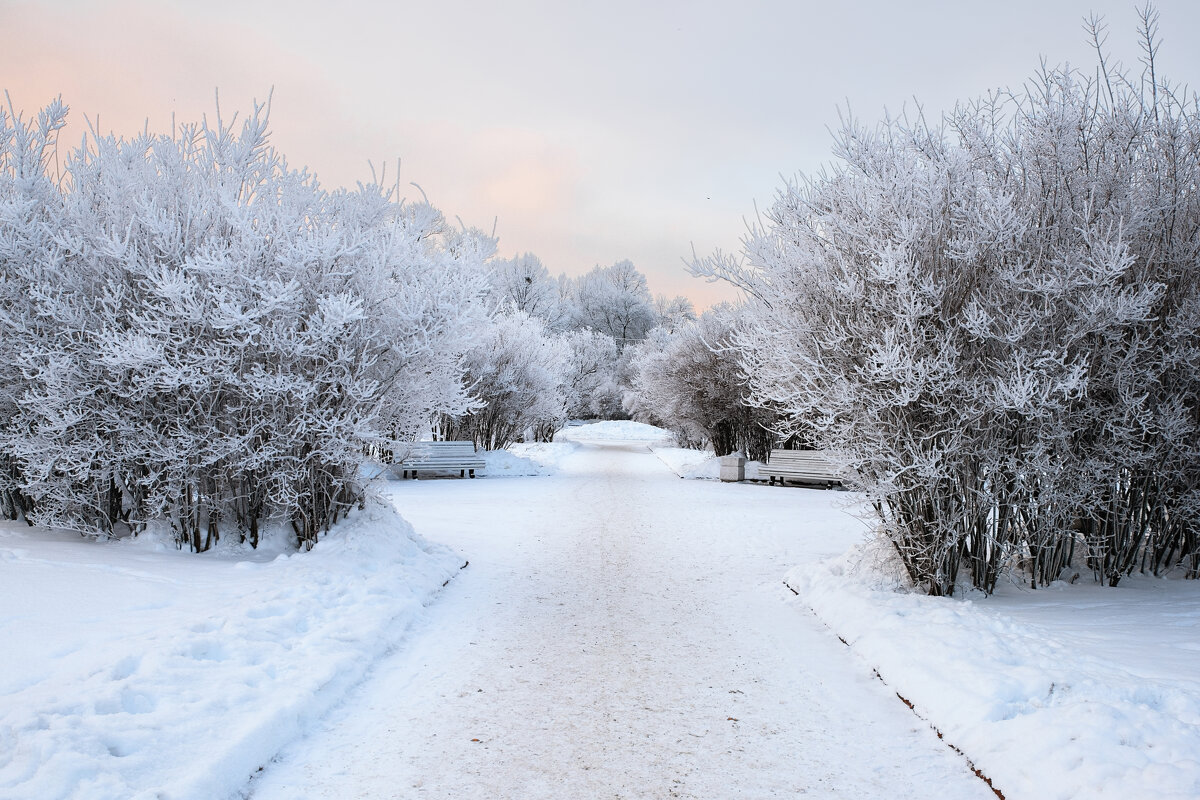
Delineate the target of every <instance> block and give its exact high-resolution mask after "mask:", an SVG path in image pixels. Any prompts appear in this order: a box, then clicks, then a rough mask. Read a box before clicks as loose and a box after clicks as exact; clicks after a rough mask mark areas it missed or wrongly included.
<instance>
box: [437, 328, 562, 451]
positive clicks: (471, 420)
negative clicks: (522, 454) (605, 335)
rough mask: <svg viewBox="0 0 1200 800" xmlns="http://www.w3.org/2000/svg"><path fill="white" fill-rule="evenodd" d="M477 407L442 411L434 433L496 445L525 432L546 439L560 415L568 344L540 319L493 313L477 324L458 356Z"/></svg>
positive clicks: (488, 446)
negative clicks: (463, 411) (486, 321)
mask: <svg viewBox="0 0 1200 800" xmlns="http://www.w3.org/2000/svg"><path fill="white" fill-rule="evenodd" d="M463 366H464V368H465V370H466V377H465V380H466V382H467V385H468V386H469V387H470V391H471V394H472V396H473V397H474V398H475V399H476V400H477V407H476V408H475V409H473V410H472V411H470V412H469V413H466V414H461V415H446V416H445V417H444V418H443V420H442V422H441V425H440V433H441V435H442V436H443V437H444V438H447V439H471V440H473V441H474V442H475V444H476V446H478V447H481V448H484V449H486V450H496V449H499V448H503V447H506V446H507V445H509V444H511V443H513V442H517V441H522V440H523V438H524V437H525V436H526V434H527V432H528V434H529V435H531V436H533V437H535V438H538V439H542V440H546V439H549V437H550V436H551V435H553V433H554V431H555V430H557V429H558V427H559V426H560V425H561V424H562V423H563V422H564V421H565V420H566V411H567V407H566V403H567V388H568V381H569V376H568V372H569V369H570V349H569V347H568V346H567V344H566V342H565V341H564V340H563V339H561V338H560V337H555V336H552V335H550V334H549V332H548V331H547V330H546V324H545V323H544V322H542V320H540V319H538V318H536V317H531V316H529V315H528V314H526V313H524V312H522V311H514V312H511V313H505V314H499V315H497V316H496V317H495V319H493V320H492V322H491V324H489V325H487V326H486V327H484V328H483V329H481V330H478V331H477V332H476V334H475V336H474V340H473V343H472V345H471V347H470V348H469V349H468V350H467V352H466V354H465V355H464V357H463Z"/></svg>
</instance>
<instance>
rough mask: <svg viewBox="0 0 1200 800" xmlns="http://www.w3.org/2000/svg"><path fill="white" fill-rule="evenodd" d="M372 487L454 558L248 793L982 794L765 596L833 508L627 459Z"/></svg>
mask: <svg viewBox="0 0 1200 800" xmlns="http://www.w3.org/2000/svg"><path fill="white" fill-rule="evenodd" d="M391 493H392V496H393V499H394V501H395V503H396V505H397V506H398V507H399V509H400V511H401V513H402V514H404V515H405V516H406V517H407V518H408V519H409V520H410V521H411V522H412V523H413V524H414V526H415V527H416V529H417V530H418V531H419V532H421V533H422V534H424V535H426V536H427V537H429V538H432V539H435V540H439V541H444V542H447V543H449V544H451V545H453V546H455V547H458V548H459V549H460V550H461V551H462V552H463V553H464V554H465V555H466V556H467V557H468V558H469V559H470V560H471V565H470V567H469V568H468V569H467V570H465V571H463V572H462V573H461V574H460V575H459V577H458V578H457V579H456V580H455V581H454V582H452V583H451V584H450V586H449V587H447V589H446V590H445V594H444V596H443V598H442V599H441V600H440V601H439V602H437V603H436V604H434V605H433V606H432V607H431V608H430V609H428V611H427V614H426V617H425V619H424V620H423V621H422V623H421V626H422V627H421V629H420V630H417V631H415V632H414V635H413V636H412V637H411V639H410V640H409V642H410V645H409V646H408V647H407V648H406V649H405V650H404V651H402V652H400V653H397V654H395V655H394V656H392V657H390V658H388V659H387V660H385V661H384V662H382V663H381V664H379V665H378V667H377V668H376V670H375V674H374V676H373V677H372V678H371V679H369V680H368V681H367V682H365V683H364V684H363V686H362V687H361V688H360V690H359V691H358V692H357V693H356V694H355V695H354V696H353V697H351V698H350V699H349V701H348V702H347V703H346V704H345V705H344V706H343V707H342V708H340V709H339V710H337V711H336V712H334V713H333V714H332V715H331V716H330V717H329V718H328V719H327V720H326V721H325V722H324V723H323V724H322V725H320V726H319V727H318V728H317V729H315V730H313V731H312V733H311V735H310V736H308V737H307V738H306V739H304V740H301V741H299V742H296V743H295V744H294V745H293V746H292V747H290V748H289V749H287V750H286V751H284V753H282V754H281V755H280V757H279V758H278V759H277V760H276V761H275V762H274V763H272V764H271V765H269V766H268V767H267V768H266V770H264V772H263V774H262V775H261V776H260V777H259V778H258V779H256V780H255V781H254V783H253V784H252V785H251V792H252V796H253V798H254V799H255V800H280V799H281V798H288V799H289V800H291V799H293V798H313V799H315V798H347V797H364V798H385V797H386V798H514V799H515V798H522V799H526V798H528V799H533V798H556V799H562V798H566V799H568V800H571V799H574V798H580V799H584V798H669V797H682V798H705V799H706V800H711V799H713V798H734V797H747V798H765V797H794V796H797V795H804V796H806V797H831V798H832V797H839V798H848V797H853V798H875V797H877V798H888V800H895V798H909V797H918V796H928V795H929V794H931V793H933V794H937V795H938V796H940V797H952V798H956V800H957V799H967V798H985V799H986V798H993V800H994V795H993V794H992V793H991V792H990V791H989V790H988V789H987V787H985V786H984V785H983V784H982V783H981V782H980V781H978V780H977V779H976V778H975V777H974V776H972V775H971V773H970V772H969V770H968V767H967V765H966V762H965V761H964V760H963V759H962V758H961V757H959V756H956V755H954V754H953V753H952V752H951V751H950V750H949V749H947V748H946V746H945V745H943V744H942V743H940V742H939V741H938V740H937V738H936V736H935V735H934V734H933V733H932V732H931V731H930V729H929V728H928V727H927V726H926V725H925V724H924V723H922V722H920V721H919V720H918V719H916V718H915V717H914V716H913V715H912V714H911V713H910V712H909V711H908V710H907V709H905V708H904V707H903V706H902V705H901V704H900V703H899V702H898V701H897V699H896V697H895V695H894V694H892V693H891V692H890V691H889V690H888V689H887V688H886V687H885V686H883V685H882V684H881V683H880V682H879V681H877V680H875V678H874V677H872V676H871V674H870V673H869V672H867V671H866V670H865V669H864V668H863V666H862V665H861V664H859V663H856V662H854V661H853V660H852V659H851V658H850V656H849V653H848V651H847V649H846V648H844V647H843V646H842V645H841V644H839V643H838V641H837V639H836V638H835V637H834V636H833V635H831V634H830V633H829V632H828V631H827V630H826V629H824V628H823V627H821V625H820V623H818V622H817V621H816V620H815V618H814V617H813V616H812V614H811V613H809V612H807V611H806V609H804V608H803V607H802V606H801V605H800V604H799V603H797V602H796V601H795V598H794V597H792V595H791V593H790V592H788V590H787V589H786V588H785V587H784V586H783V585H782V582H781V577H782V575H783V573H784V571H785V570H786V569H787V567H788V566H791V565H792V564H793V563H795V562H796V561H797V560H804V559H805V558H814V557H822V556H824V555H828V554H831V553H836V552H838V551H840V550H842V549H844V548H845V546H846V545H847V544H848V542H849V539H850V538H852V536H853V534H852V533H847V531H848V530H852V529H853V525H851V526H847V523H846V521H845V514H844V512H842V511H839V510H836V508H835V506H836V502H835V501H836V499H837V498H838V496H839V495H838V493H827V492H816V491H807V490H802V489H781V488H779V487H766V486H761V485H728V484H720V483H716V482H712V481H683V480H680V479H679V478H677V477H676V476H675V475H674V474H673V473H671V472H670V471H669V470H668V469H666V468H665V467H664V466H663V464H662V463H661V462H660V461H659V460H658V459H657V458H656V457H655V456H654V455H652V454H651V453H650V452H649V451H648V450H647V449H646V448H645V446H644V445H637V444H624V445H622V444H606V445H601V444H596V445H591V446H584V447H583V448H582V449H580V450H579V451H578V452H577V453H576V454H574V455H572V456H570V457H568V459H567V460H565V461H564V463H563V468H562V471H561V472H560V474H559V475H557V476H554V477H548V478H533V479H510V480H501V479H493V480H488V479H487V478H483V479H481V480H475V481H470V480H436V481H420V482H412V481H409V482H403V483H397V484H394V485H393V486H392V488H391Z"/></svg>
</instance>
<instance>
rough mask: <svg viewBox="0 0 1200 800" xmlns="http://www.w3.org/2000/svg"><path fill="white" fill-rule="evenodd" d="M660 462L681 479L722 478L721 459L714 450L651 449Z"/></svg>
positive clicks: (656, 447) (655, 447)
mask: <svg viewBox="0 0 1200 800" xmlns="http://www.w3.org/2000/svg"><path fill="white" fill-rule="evenodd" d="M650 451H651V452H652V453H654V455H656V456H658V460H659V461H661V462H663V463H664V464H666V465H667V466H668V467H669V468H670V470H671V471H672V472H674V473H675V474H676V475H678V476H679V477H681V478H713V479H716V478H720V477H721V459H719V458H717V457H716V456H714V455H713V451H712V450H689V449H687V448H685V447H661V446H657V445H656V446H654V447H651V448H650Z"/></svg>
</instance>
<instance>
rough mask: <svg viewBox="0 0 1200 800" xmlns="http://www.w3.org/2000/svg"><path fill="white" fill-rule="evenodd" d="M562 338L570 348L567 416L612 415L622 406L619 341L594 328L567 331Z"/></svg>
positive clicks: (603, 416)
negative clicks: (617, 342) (619, 382)
mask: <svg viewBox="0 0 1200 800" xmlns="http://www.w3.org/2000/svg"><path fill="white" fill-rule="evenodd" d="M562 340H563V343H564V344H565V346H566V347H567V348H568V352H569V367H570V369H569V372H568V379H567V416H568V417H570V418H572V419H595V418H609V417H610V416H612V414H613V413H614V410H619V409H620V406H621V394H622V392H621V387H620V386H619V385H618V383H617V366H618V362H617V345H616V342H614V341H613V339H612V337H611V336H606V335H605V334H603V333H598V332H596V331H593V330H587V329H585V330H577V331H568V332H566V333H564V334H562Z"/></svg>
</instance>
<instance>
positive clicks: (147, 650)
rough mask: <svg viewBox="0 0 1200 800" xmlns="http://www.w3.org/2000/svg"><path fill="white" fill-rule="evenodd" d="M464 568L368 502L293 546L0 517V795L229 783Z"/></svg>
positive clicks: (343, 686)
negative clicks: (193, 539) (179, 541)
mask: <svg viewBox="0 0 1200 800" xmlns="http://www.w3.org/2000/svg"><path fill="white" fill-rule="evenodd" d="M461 564H462V560H461V559H460V558H459V557H458V556H456V555H455V554H453V553H452V552H451V551H449V550H448V549H445V548H442V547H438V546H432V545H429V544H427V543H425V542H424V541H422V540H421V539H420V538H418V537H417V536H416V535H415V534H414V533H413V531H412V528H411V527H410V526H409V525H408V523H406V522H405V521H404V520H403V519H402V518H400V516H399V515H398V514H397V513H396V512H395V511H394V510H393V509H392V507H391V506H390V505H387V504H386V503H385V502H383V501H381V500H373V501H371V502H370V503H369V504H368V506H367V508H366V509H365V510H364V511H361V512H357V513H356V514H354V515H353V516H352V517H351V518H350V519H349V520H348V521H347V522H345V523H343V524H342V525H339V526H338V527H337V529H336V530H335V531H334V532H333V533H332V534H331V535H330V536H328V537H327V538H326V539H324V540H323V541H321V542H320V543H318V544H317V545H316V547H314V548H313V550H312V552H309V553H304V554H297V553H291V554H287V553H276V554H272V553H271V552H269V550H265V551H260V552H254V551H245V550H242V549H241V548H237V547H233V548H228V547H227V548H224V549H223V551H221V552H218V553H213V554H205V555H200V556H197V555H193V554H188V553H180V552H178V551H176V550H175V549H174V547H173V545H170V544H169V543H164V542H155V541H153V539H152V538H151V537H146V538H139V539H136V540H123V541H113V542H93V541H90V540H85V539H81V538H80V537H79V536H76V535H70V534H61V533H49V532H45V531H41V530H35V529H29V528H26V527H24V526H22V525H17V524H11V523H10V524H3V525H0V607H2V608H3V609H4V615H3V617H0V637H2V639H3V641H4V647H3V649H0V798H14V799H15V798H34V797H36V798H39V800H52V798H66V797H73V798H79V797H87V798H157V797H169V798H172V800H190V799H192V798H194V799H195V800H202V799H203V800H209V799H210V798H221V797H228V796H230V795H232V794H234V793H236V792H237V791H238V790H239V789H240V788H241V787H242V786H243V785H244V784H245V783H246V782H247V781H248V779H249V777H250V775H251V774H252V773H253V772H254V771H255V770H256V769H257V768H258V767H260V766H262V765H263V764H265V763H266V762H267V761H269V760H270V759H271V758H272V757H273V756H274V755H275V753H276V752H277V751H278V750H279V749H280V747H282V746H283V745H284V744H285V743H287V742H289V741H291V740H292V739H294V738H295V737H296V736H298V735H299V734H300V732H301V731H302V730H303V729H304V727H305V726H306V724H307V723H309V722H310V721H311V720H313V719H315V718H318V717H320V716H321V715H322V714H323V713H324V712H325V711H326V710H327V709H328V708H329V707H330V706H331V705H333V704H334V703H336V702H337V701H338V700H339V699H340V698H341V697H342V696H343V695H344V693H345V692H346V691H347V690H348V689H349V688H350V687H352V686H353V685H354V684H355V683H357V682H358V681H360V680H361V679H362V678H363V677H364V675H365V674H366V672H367V671H368V669H369V668H370V666H371V664H372V662H374V661H375V660H376V659H377V658H379V657H380V656H381V655H383V654H384V653H385V652H387V651H388V650H389V649H391V648H394V647H395V646H396V645H397V644H398V643H399V642H400V641H402V640H403V639H404V637H405V632H406V629H407V628H408V626H409V625H410V624H411V622H412V621H413V619H414V618H415V616H416V615H417V614H418V613H419V612H420V611H421V609H422V607H423V605H424V604H425V603H426V602H427V600H428V599H429V597H430V596H431V595H432V594H434V593H435V592H437V591H438V589H439V588H440V587H441V586H442V585H443V583H444V582H445V581H447V580H448V579H449V578H450V577H452V576H453V575H454V574H455V573H456V571H457V570H458V568H459V567H460V566H461Z"/></svg>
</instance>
